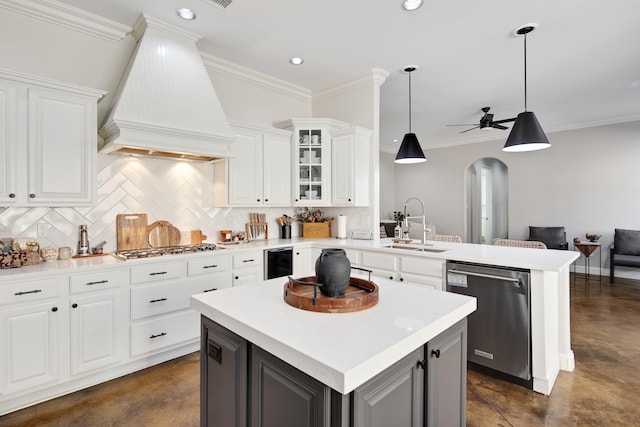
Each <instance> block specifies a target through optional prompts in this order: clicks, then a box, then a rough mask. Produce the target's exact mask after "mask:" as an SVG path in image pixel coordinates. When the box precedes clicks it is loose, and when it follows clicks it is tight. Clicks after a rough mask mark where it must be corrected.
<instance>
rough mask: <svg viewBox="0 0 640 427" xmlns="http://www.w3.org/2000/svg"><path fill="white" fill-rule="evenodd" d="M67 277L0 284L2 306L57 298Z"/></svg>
mask: <svg viewBox="0 0 640 427" xmlns="http://www.w3.org/2000/svg"><path fill="white" fill-rule="evenodd" d="M65 279H66V276H65V277H64V278H63V277H60V278H52V279H42V280H30V281H25V282H23V281H14V282H11V283H6V284H0V305H2V304H16V303H21V302H29V301H37V300H41V299H46V298H53V297H57V296H58V293H59V292H60V290H59V289H58V285H59V284H60V283H61V281H62V280H65Z"/></svg>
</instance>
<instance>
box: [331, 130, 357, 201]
mask: <svg viewBox="0 0 640 427" xmlns="http://www.w3.org/2000/svg"><path fill="white" fill-rule="evenodd" d="M353 154H354V153H353V136H351V135H341V136H334V137H333V138H332V140H331V158H332V161H331V199H332V203H333V204H334V205H337V206H353V205H354V204H355V199H354V194H353V193H354V185H353V172H354V171H353Z"/></svg>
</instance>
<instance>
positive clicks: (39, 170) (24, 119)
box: [0, 71, 105, 206]
mask: <svg viewBox="0 0 640 427" xmlns="http://www.w3.org/2000/svg"><path fill="white" fill-rule="evenodd" d="M104 94H105V92H101V91H97V90H93V89H87V88H81V87H78V86H74V85H68V84H63V83H58V82H53V81H50V80H45V79H40V78H37V77H31V76H26V75H23V74H19V73H13V72H5V71H0V124H1V126H0V129H1V130H0V154H1V155H2V157H1V158H0V166H1V167H2V171H1V172H0V205H1V206H88V205H91V204H92V203H93V202H94V200H95V193H96V183H95V174H96V171H95V164H96V155H97V101H98V99H100V98H101V97H102V96H103V95H104Z"/></svg>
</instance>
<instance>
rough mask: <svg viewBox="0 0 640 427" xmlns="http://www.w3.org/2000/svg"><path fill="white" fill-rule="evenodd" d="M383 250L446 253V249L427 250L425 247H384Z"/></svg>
mask: <svg viewBox="0 0 640 427" xmlns="http://www.w3.org/2000/svg"><path fill="white" fill-rule="evenodd" d="M385 248H389V249H403V250H405V251H416V252H434V253H440V252H446V251H448V249H439V248H428V247H425V246H406V245H398V244H396V245H386V246H385Z"/></svg>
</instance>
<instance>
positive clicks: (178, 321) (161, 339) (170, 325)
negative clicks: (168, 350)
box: [131, 310, 200, 356]
mask: <svg viewBox="0 0 640 427" xmlns="http://www.w3.org/2000/svg"><path fill="white" fill-rule="evenodd" d="M199 338H200V315H199V314H198V312H196V311H194V310H189V311H184V312H181V313H176V314H173V315H168V316H164V317H161V318H158V319H153V320H147V321H142V322H137V323H134V324H132V325H131V356H138V355H140V354H144V353H149V352H151V351H155V350H160V349H162V348H164V347H169V346H172V345H174V344H179V343H181V342H186V341H194V340H197V339H199Z"/></svg>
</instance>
